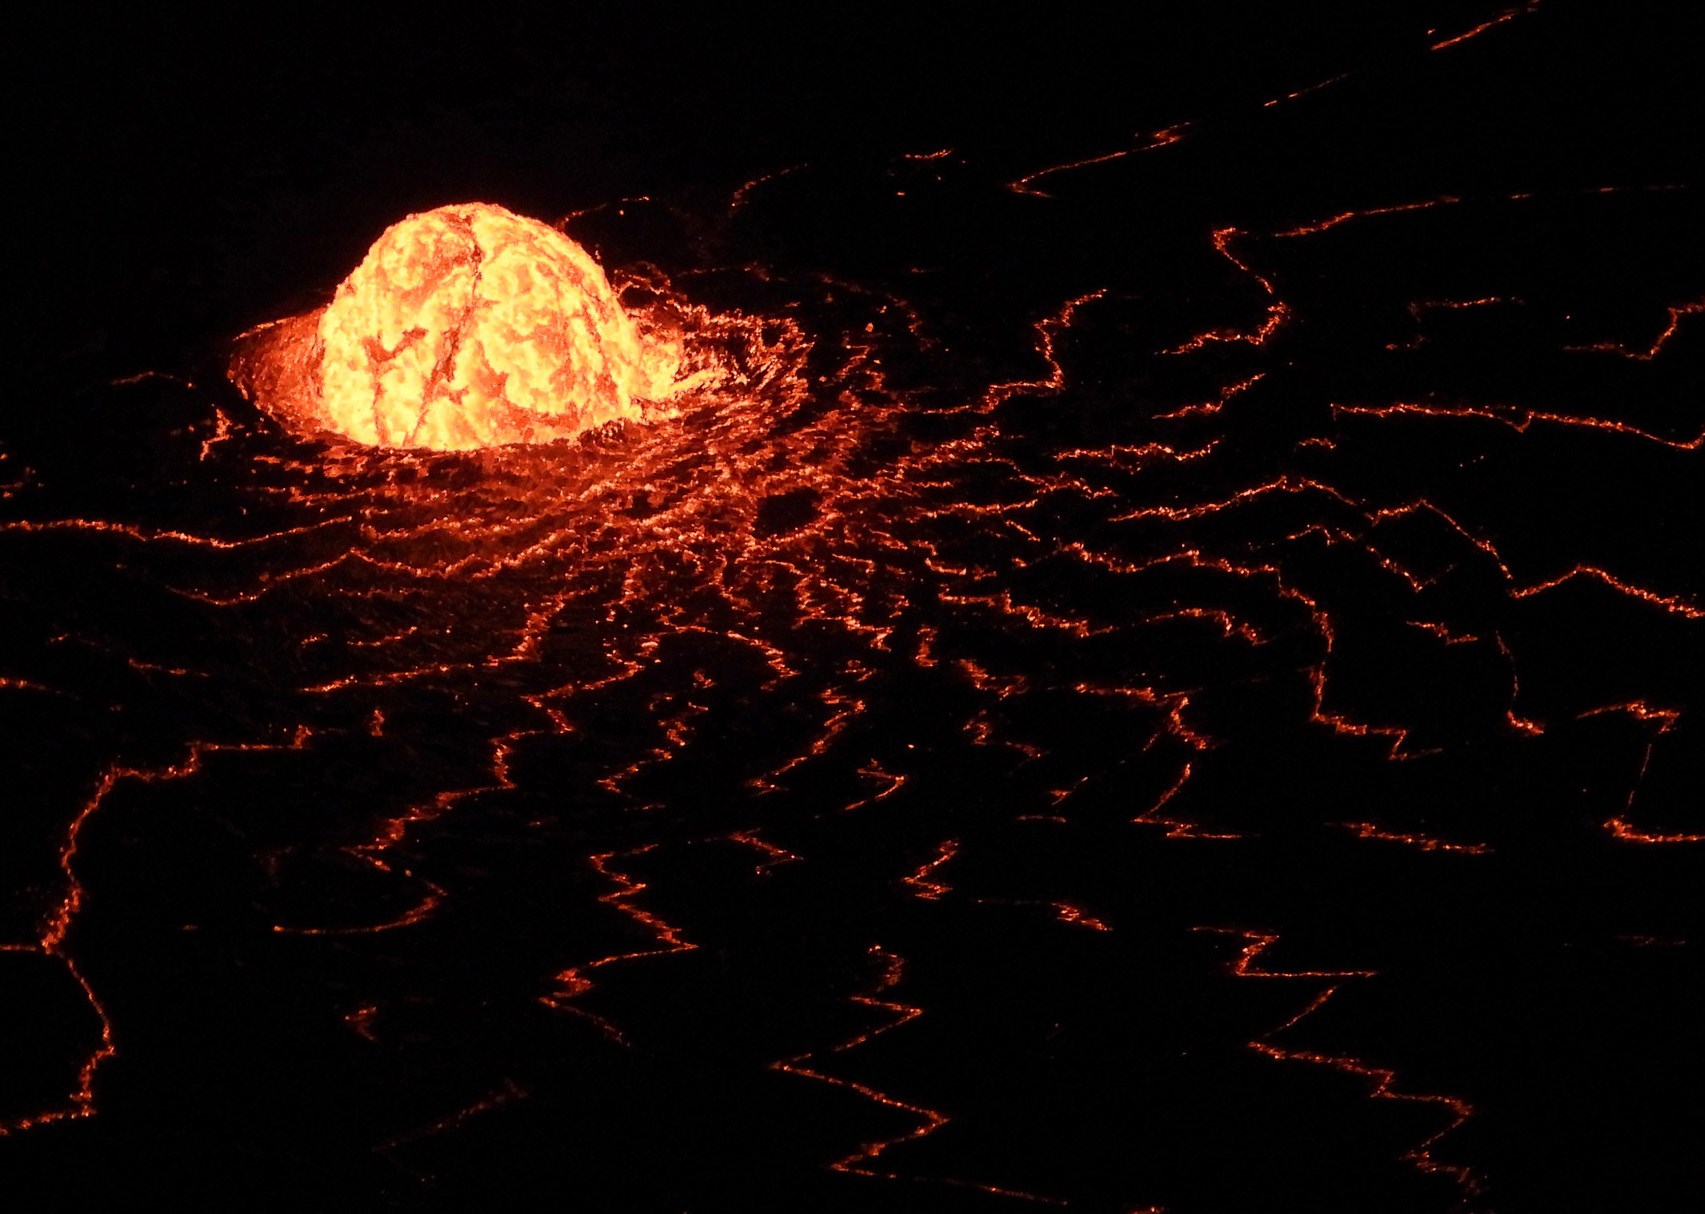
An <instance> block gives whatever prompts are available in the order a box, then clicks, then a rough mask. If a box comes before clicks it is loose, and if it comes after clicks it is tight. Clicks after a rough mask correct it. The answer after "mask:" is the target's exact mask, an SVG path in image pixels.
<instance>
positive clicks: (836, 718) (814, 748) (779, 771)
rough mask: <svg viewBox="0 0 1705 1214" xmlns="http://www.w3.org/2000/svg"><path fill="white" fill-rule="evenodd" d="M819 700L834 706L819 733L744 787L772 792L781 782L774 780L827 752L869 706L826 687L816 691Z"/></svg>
mask: <svg viewBox="0 0 1705 1214" xmlns="http://www.w3.org/2000/svg"><path fill="white" fill-rule="evenodd" d="M818 699H819V700H820V701H821V702H822V703H823V704H824V705H825V706H827V707H829V708H832V709H834V711H833V712H832V713H831V714H830V716H829V718H828V719H827V720H826V721H824V722H823V724H822V726H821V727H820V729H819V731H818V734H817V736H816V737H815V738H813V739H812V740H811V742H810V744H809V745H807V746H806V748H805V749H804V750H803V751H801V752H800V753H799V754H796V755H794V756H793V757H792V758H790V759H788V760H787V761H785V762H783V763H781V764H780V765H778V766H776V767H773V768H771V769H770V770H769V771H767V772H765V773H764V774H762V775H758V776H753V777H752V778H751V779H749V780H747V781H746V787H748V788H750V789H752V790H753V791H754V792H758V793H772V792H775V791H777V790H778V789H779V788H780V787H781V785H780V784H779V783H777V781H778V780H779V779H780V778H781V777H782V776H785V775H786V774H787V773H788V772H790V771H793V770H795V769H796V768H799V767H803V766H804V765H805V764H807V763H809V762H810V761H811V760H812V759H820V758H822V757H823V756H824V755H826V754H828V753H829V750H830V748H831V747H832V746H833V745H834V743H835V740H836V739H837V738H839V737H840V735H841V734H843V733H844V732H846V730H847V727H848V726H849V725H850V724H851V723H852V722H853V721H854V720H855V719H856V718H858V717H859V716H862V715H863V714H864V712H865V711H866V710H867V708H868V707H869V705H867V704H866V703H865V701H863V700H861V699H859V698H858V697H857V696H854V695H849V694H847V693H845V692H842V691H839V690H836V689H832V688H831V689H829V690H826V691H823V692H821V693H819V696H818Z"/></svg>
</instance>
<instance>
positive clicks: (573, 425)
mask: <svg viewBox="0 0 1705 1214" xmlns="http://www.w3.org/2000/svg"><path fill="white" fill-rule="evenodd" d="M245 338H247V339H249V341H248V342H247V343H246V344H245V345H242V346H240V347H239V355H238V359H237V363H236V365H235V366H234V367H233V370H232V377H233V379H234V380H236V381H237V383H238V386H239V387H240V388H242V389H243V390H244V392H245V394H246V395H248V396H249V397H250V398H251V399H253V400H254V401H255V402H256V403H257V404H259V405H260V406H261V407H262V408H264V409H266V410H267V411H268V412H270V413H272V414H274V415H275V416H278V417H280V418H281V419H282V420H284V421H286V422H287V423H289V424H292V425H293V426H296V427H299V428H304V429H310V430H316V431H329V432H331V433H334V434H339V435H342V436H343V437H345V438H349V439H353V440H355V441H356V442H360V443H365V444H368V445H370V446H375V447H424V448H429V449H432V450H438V451H470V450H475V449H478V448H482V447H494V446H501V445H505V444H510V443H536V442H549V441H551V440H553V439H560V438H572V437H574V436H576V435H579V434H583V433H585V432H586V431H588V430H592V429H596V428H598V427H600V426H604V425H607V424H609V423H611V422H617V421H643V420H649V419H655V418H657V417H661V416H669V415H670V413H671V410H670V409H669V408H668V406H667V404H666V402H667V401H668V400H669V399H670V398H671V397H673V396H675V395H677V394H678V393H679V392H680V391H682V390H683V389H684V388H685V387H686V386H688V381H685V380H681V379H679V378H678V373H679V370H680V366H681V358H682V353H681V343H680V341H679V339H678V337H676V336H674V335H672V334H669V333H666V332H663V331H660V330H658V329H657V328H655V327H654V326H651V325H649V324H647V323H645V322H644V321H642V320H641V319H639V318H636V317H635V316H633V315H630V314H629V313H628V312H627V311H626V310H625V309H624V308H623V307H622V305H621V303H620V301H619V300H618V299H617V297H616V291H615V290H614V288H612V287H611V285H610V282H609V279H608V278H606V277H605V275H604V271H603V270H602V269H601V268H600V267H599V265H598V263H597V262H596V261H595V260H593V258H592V256H591V254H589V253H587V252H586V250H584V249H582V248H581V247H580V246H579V245H577V244H575V243H574V241H572V240H570V239H569V238H568V237H567V236H565V235H563V234H562V233H561V232H559V231H557V230H556V229H555V228H552V227H550V226H548V225H546V224H544V223H541V222H539V221H538V220H536V219H528V218H525V217H523V216H520V215H516V214H513V213H511V212H509V211H506V210H504V209H503V208H502V207H498V206H493V205H491V204H489V203H483V202H472V203H460V204H456V205H452V206H445V207H439V208H438V209H436V210H433V211H426V212H423V213H421V214H418V215H410V216H408V217H407V218H406V219H404V220H402V221H401V222H399V223H396V224H393V225H392V226H391V227H389V228H387V229H386V230H385V232H384V233H383V234H382V235H381V236H380V237H379V239H378V240H377V241H375V242H374V243H373V247H372V248H370V249H369V250H368V251H367V256H366V257H365V258H364V259H363V260H362V262H361V264H360V265H359V266H357V267H356V268H355V270H354V271H353V272H352V273H351V274H350V275H349V277H348V278H346V279H344V281H343V282H342V283H341V284H340V285H339V286H338V289H337V294H336V295H335V297H334V298H333V299H332V302H331V304H330V305H329V306H327V307H326V308H324V309H323V310H321V311H320V312H318V313H314V314H311V315H309V316H304V317H295V318H292V319H290V320H284V321H276V322H273V323H272V324H271V325H266V326H262V327H261V328H260V329H257V330H253V331H251V332H250V333H249V334H246V335H245Z"/></svg>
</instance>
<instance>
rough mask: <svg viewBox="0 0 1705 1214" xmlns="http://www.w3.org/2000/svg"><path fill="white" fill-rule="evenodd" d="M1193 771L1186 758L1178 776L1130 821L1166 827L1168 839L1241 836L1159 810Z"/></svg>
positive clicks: (1181, 790)
mask: <svg viewBox="0 0 1705 1214" xmlns="http://www.w3.org/2000/svg"><path fill="white" fill-rule="evenodd" d="M1193 772H1194V768H1192V767H1191V765H1190V763H1189V761H1188V760H1186V761H1185V763H1184V766H1183V767H1182V768H1181V769H1180V770H1179V772H1178V778H1177V779H1175V780H1174V781H1173V782H1172V783H1171V784H1169V785H1168V786H1167V787H1166V788H1165V789H1164V790H1163V791H1162V792H1161V794H1160V796H1159V797H1157V798H1156V799H1155V803H1154V804H1153V805H1151V806H1149V807H1148V808H1147V809H1145V810H1143V812H1142V813H1140V814H1138V815H1137V816H1136V817H1134V818H1132V819H1131V823H1132V824H1133V825H1135V826H1164V827H1166V837H1167V838H1168V839H1241V838H1243V836H1242V835H1240V834H1233V833H1230V832H1226V831H1208V830H1203V829H1202V825H1201V823H1199V822H1192V821H1191V820H1190V819H1188V818H1174V817H1169V816H1167V815H1166V814H1163V813H1161V812H1160V811H1161V810H1163V809H1165V808H1166V806H1167V804H1168V803H1169V802H1171V800H1172V799H1173V798H1174V797H1176V796H1177V795H1178V794H1179V793H1181V792H1183V791H1184V786H1185V785H1186V784H1188V783H1189V782H1190V776H1191V775H1192V773H1193Z"/></svg>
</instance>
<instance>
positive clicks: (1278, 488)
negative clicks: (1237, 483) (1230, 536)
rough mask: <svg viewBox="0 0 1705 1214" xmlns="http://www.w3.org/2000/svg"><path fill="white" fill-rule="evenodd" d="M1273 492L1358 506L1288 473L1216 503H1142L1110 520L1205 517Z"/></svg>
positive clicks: (1331, 490) (1314, 482)
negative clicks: (1318, 495) (1313, 495)
mask: <svg viewBox="0 0 1705 1214" xmlns="http://www.w3.org/2000/svg"><path fill="white" fill-rule="evenodd" d="M1271 493H1321V494H1324V495H1325V496H1327V497H1330V498H1332V499H1333V500H1335V501H1338V502H1342V503H1343V504H1344V505H1346V506H1355V505H1356V504H1357V503H1356V501H1355V499H1353V498H1350V497H1347V496H1345V495H1344V494H1343V493H1341V492H1339V491H1338V490H1337V489H1334V488H1333V487H1332V486H1331V485H1328V484H1326V483H1325V482H1323V481H1317V480H1315V479H1313V478H1312V477H1306V476H1292V475H1290V474H1289V473H1284V474H1282V475H1280V476H1278V477H1276V478H1275V479H1273V480H1270V481H1267V482H1266V483H1265V484H1260V485H1252V486H1250V487H1249V488H1247V489H1239V490H1238V491H1237V492H1236V493H1234V494H1232V495H1231V496H1230V497H1227V498H1222V499H1220V500H1219V501H1213V502H1196V503H1194V504H1192V505H1189V506H1138V507H1137V508H1136V509H1134V510H1127V511H1125V512H1124V513H1123V514H1116V515H1114V516H1112V517H1111V518H1109V519H1108V520H1107V521H1108V522H1110V523H1128V522H1131V521H1132V520H1134V519H1143V518H1163V519H1167V520H1170V521H1173V522H1182V521H1186V520H1188V519H1194V518H1201V517H1203V516H1204V515H1209V514H1216V513H1218V512H1219V511H1221V510H1229V509H1231V508H1233V507H1235V506H1242V505H1244V504H1246V503H1248V502H1251V501H1254V500H1255V499H1256V498H1261V497H1265V496H1267V495H1268V494H1271Z"/></svg>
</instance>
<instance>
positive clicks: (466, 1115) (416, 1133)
mask: <svg viewBox="0 0 1705 1214" xmlns="http://www.w3.org/2000/svg"><path fill="white" fill-rule="evenodd" d="M527 1094H528V1093H527V1089H526V1088H524V1087H522V1086H521V1085H520V1084H518V1083H516V1082H515V1081H514V1080H513V1079H508V1078H506V1079H504V1081H503V1084H502V1086H500V1087H499V1088H497V1089H496V1090H495V1091H493V1092H491V1093H489V1094H487V1095H485V1096H482V1097H480V1098H479V1099H478V1100H476V1101H474V1102H473V1103H472V1104H470V1105H468V1106H467V1107H466V1108H462V1109H457V1110H456V1111H455V1112H454V1113H451V1114H450V1115H449V1116H447V1117H441V1118H439V1119H438V1120H437V1121H434V1122H432V1123H431V1124H430V1125H425V1126H422V1127H421V1128H420V1129H418V1130H408V1131H406V1132H404V1133H401V1134H398V1135H397V1136H396V1137H394V1138H387V1139H386V1140H385V1141H384V1142H381V1143H380V1144H379V1145H378V1146H376V1147H374V1148H373V1149H374V1150H375V1151H390V1150H394V1149H396V1148H397V1147H400V1146H406V1145H408V1144H409V1143H411V1142H418V1141H420V1140H421V1139H422V1138H430V1137H432V1136H434V1135H437V1134H443V1133H447V1132H448V1131H450V1130H456V1129H460V1128H461V1127H462V1126H463V1125H464V1124H466V1123H467V1122H468V1121H470V1120H471V1119H473V1118H475V1117H478V1116H479V1115H480V1114H482V1113H489V1112H492V1111H493V1110H494V1109H500V1108H502V1107H503V1106H504V1105H506V1104H511V1103H513V1102H515V1101H517V1100H525V1099H526V1098H527Z"/></svg>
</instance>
